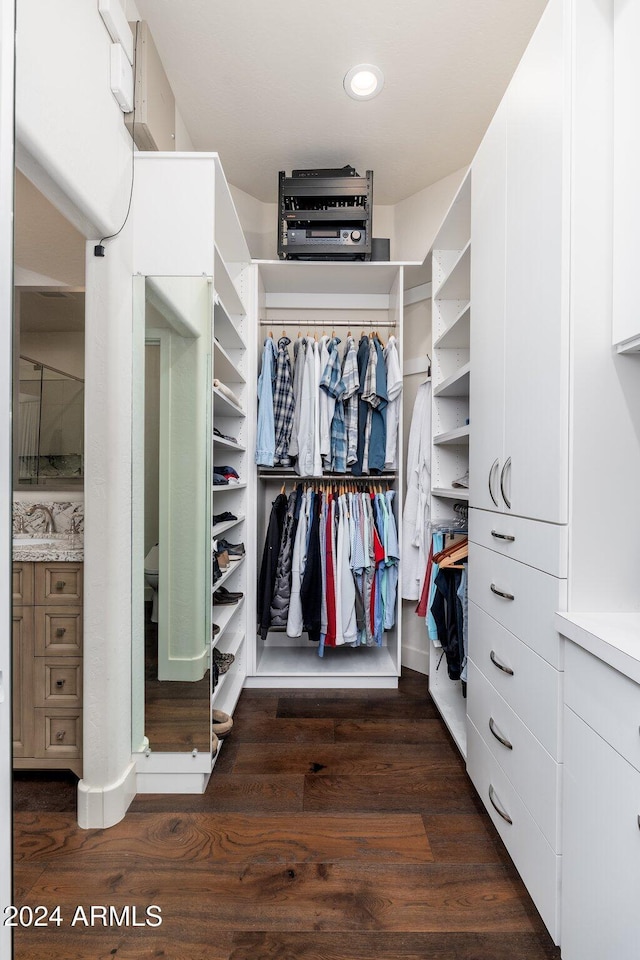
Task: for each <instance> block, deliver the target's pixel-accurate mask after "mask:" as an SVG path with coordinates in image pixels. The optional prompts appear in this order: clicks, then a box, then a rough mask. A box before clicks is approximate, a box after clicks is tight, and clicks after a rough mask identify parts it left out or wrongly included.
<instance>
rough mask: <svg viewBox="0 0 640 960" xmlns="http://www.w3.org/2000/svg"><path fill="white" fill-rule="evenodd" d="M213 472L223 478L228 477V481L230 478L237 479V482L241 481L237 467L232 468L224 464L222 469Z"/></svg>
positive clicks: (214, 469) (215, 469)
mask: <svg viewBox="0 0 640 960" xmlns="http://www.w3.org/2000/svg"><path fill="white" fill-rule="evenodd" d="M213 472H214V473H219V474H221V475H222V476H223V477H226V478H227V480H228V479H229V477H235V479H236V480H239V479H240V474H239V473H238V471H237V470H236V469H235V467H230V466H229V465H228V464H224V465H223V466H221V467H214V468H213Z"/></svg>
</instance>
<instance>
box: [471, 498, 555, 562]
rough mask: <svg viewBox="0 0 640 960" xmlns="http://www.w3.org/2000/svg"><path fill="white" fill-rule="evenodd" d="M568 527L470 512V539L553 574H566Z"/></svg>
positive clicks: (507, 516) (500, 515)
mask: <svg viewBox="0 0 640 960" xmlns="http://www.w3.org/2000/svg"><path fill="white" fill-rule="evenodd" d="M567 531H568V527H567V526H562V525H559V524H556V523H543V522H542V521H541V520H528V519H526V518H525V517H510V516H509V515H508V514H505V513H490V512H489V511H487V510H471V511H470V512H469V539H470V540H472V541H473V543H478V544H479V545H480V546H481V547H488V548H489V549H490V550H495V551H496V552H497V553H502V554H503V555H504V556H505V557H511V558H512V559H513V560H519V561H520V562H521V563H526V564H528V565H529V566H530V567H536V568H537V569H538V570H543V571H544V572H545V573H550V574H552V575H553V576H554V577H566V576H567V552H568V545H567V537H568V532H567Z"/></svg>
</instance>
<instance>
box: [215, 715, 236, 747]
mask: <svg viewBox="0 0 640 960" xmlns="http://www.w3.org/2000/svg"><path fill="white" fill-rule="evenodd" d="M211 715H212V720H211V731H212V734H213V736H215V737H216V738H217V739H220V740H221V739H222V738H223V737H226V735H227V734H228V733H229V732H230V731H231V728H232V726H233V720H232V719H231V717H230V716H229V714H228V713H225V712H224V710H212V711H211Z"/></svg>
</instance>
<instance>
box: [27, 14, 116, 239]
mask: <svg viewBox="0 0 640 960" xmlns="http://www.w3.org/2000/svg"><path fill="white" fill-rule="evenodd" d="M17 7H18V10H17V45H16V162H17V164H18V166H19V168H20V169H21V170H22V172H23V173H24V174H25V175H26V176H27V177H28V178H29V179H30V180H31V181H32V182H33V183H35V185H36V186H37V187H38V189H40V190H41V191H42V193H44V194H45V196H47V197H48V199H49V200H51V201H52V202H53V203H54V206H56V207H57V208H58V209H59V210H60V212H61V213H63V214H64V215H65V216H66V217H67V218H68V219H69V220H70V221H71V223H73V224H74V226H75V227H76V228H77V229H79V230H80V231H81V233H83V234H84V235H85V236H93V237H95V236H97V237H100V236H106V235H108V234H111V233H113V232H115V231H116V230H117V229H118V228H119V227H120V224H121V223H122V221H123V219H124V216H125V213H126V209H127V204H128V200H129V187H130V184H131V152H132V143H131V138H130V136H129V134H128V133H127V131H126V129H125V126H124V120H123V117H124V114H123V113H122V111H121V110H120V107H119V106H118V104H117V103H116V101H115V99H114V97H113V94H112V93H111V90H110V87H109V69H110V68H109V62H110V61H109V58H110V47H111V39H110V37H109V34H108V33H107V30H106V27H105V26H104V24H103V22H102V18H101V17H100V15H99V13H98V4H97V2H88V0H20V3H19V4H18V5H17ZM79 38H81V42H80V40H79Z"/></svg>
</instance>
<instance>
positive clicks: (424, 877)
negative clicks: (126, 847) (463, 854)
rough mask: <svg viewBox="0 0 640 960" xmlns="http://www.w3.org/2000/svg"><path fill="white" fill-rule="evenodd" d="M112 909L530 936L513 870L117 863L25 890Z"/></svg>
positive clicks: (56, 874) (68, 868) (60, 867)
mask: <svg viewBox="0 0 640 960" xmlns="http://www.w3.org/2000/svg"><path fill="white" fill-rule="evenodd" d="M79 882H80V883H81V890H82V897H81V902H83V903H110V904H113V905H114V906H116V907H121V906H123V905H125V904H130V905H131V904H137V905H140V906H142V907H144V906H145V905H147V904H149V903H154V904H159V905H160V906H161V907H162V910H163V915H164V916H165V917H166V918H167V920H166V921H165V923H163V934H165V935H166V936H167V937H168V939H169V942H171V932H172V931H171V923H170V918H172V917H176V918H178V917H179V918H180V920H181V921H184V920H190V921H191V922H192V923H193V924H197V925H203V928H204V929H206V930H208V932H209V933H210V934H211V935H212V936H213V935H214V932H216V931H218V930H220V931H224V932H229V931H237V932H241V931H249V930H254V931H258V930H264V931H266V930H281V931H290V932H293V931H311V930H313V931H328V932H339V931H354V932H356V931H367V930H369V931H371V930H379V931H385V930H386V931H389V932H415V933H420V932H422V933H428V932H438V931H440V932H444V931H456V930H457V931H461V932H462V931H467V932H471V931H476V932H480V933H538V932H541V921H540V920H539V918H538V919H536V916H535V915H534V914H533V913H532V911H531V907H530V905H529V904H527V902H526V899H527V898H526V896H523V888H522V884H521V883H520V882H519V880H518V879H517V875H516V874H515V871H514V870H510V869H508V868H507V867H504V866H502V865H494V864H474V865H471V866H467V865H451V864H436V863H429V864H420V865H415V864H401V865H395V864H379V865H375V864H370V863H361V864H359V865H358V868H357V871H356V870H355V867H354V864H353V863H334V864H325V863H302V864H294V865H286V864H277V865H276V864H248V865H247V864H237V865H228V864H216V866H215V869H212V865H211V863H210V862H206V861H204V862H198V863H188V864H185V866H184V867H183V868H180V867H179V865H178V864H175V863H174V864H172V865H171V867H159V866H157V865H154V869H153V870H152V871H149V870H148V869H145V868H144V866H143V867H140V866H137V865H136V864H134V863H131V864H130V863H127V862H121V863H120V864H119V865H117V866H115V865H114V866H113V867H112V868H109V867H106V868H105V867H104V866H96V867H95V869H92V870H89V869H85V870H83V871H82V876H81V880H80V881H79V877H78V870H77V868H76V867H75V866H73V865H70V864H65V863H54V864H53V865H52V866H51V868H49V869H47V870H46V871H45V872H44V874H43V875H42V877H41V878H40V879H39V880H38V881H37V883H36V884H35V885H34V887H33V888H32V891H31V895H32V896H33V897H34V902H37V903H42V904H60V905H61V908H62V911H63V915H64V914H65V913H69V911H70V910H72V909H73V907H74V906H75V904H76V902H77V901H78V891H79Z"/></svg>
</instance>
